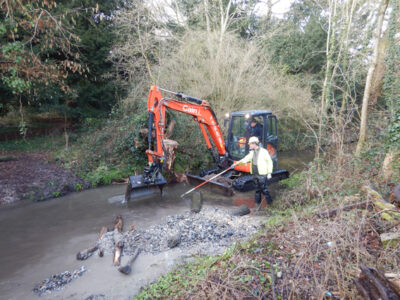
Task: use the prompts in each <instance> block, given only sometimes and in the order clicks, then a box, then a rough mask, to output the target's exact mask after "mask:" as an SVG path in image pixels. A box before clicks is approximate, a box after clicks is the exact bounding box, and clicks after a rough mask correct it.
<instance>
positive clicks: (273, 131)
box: [264, 115, 278, 170]
mask: <svg viewBox="0 0 400 300" xmlns="http://www.w3.org/2000/svg"><path fill="white" fill-rule="evenodd" d="M264 128H266V130H265V131H264V134H265V139H264V140H265V143H264V144H265V148H266V149H267V150H268V152H269V154H270V155H271V158H272V161H273V162H274V170H276V169H277V168H278V128H277V120H276V116H274V115H267V116H266V117H265V126H264Z"/></svg>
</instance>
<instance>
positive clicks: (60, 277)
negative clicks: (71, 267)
mask: <svg viewBox="0 0 400 300" xmlns="http://www.w3.org/2000/svg"><path fill="white" fill-rule="evenodd" d="M85 272H86V268H85V267H84V266H82V267H80V269H79V270H75V271H73V272H72V273H71V272H69V271H65V272H63V273H60V274H56V275H53V276H51V277H49V278H47V279H45V280H43V281H42V282H41V283H38V284H36V285H35V287H34V288H33V292H34V293H35V294H37V295H38V296H41V295H42V294H44V293H46V292H52V291H58V290H61V289H62V288H64V286H65V285H66V284H68V283H70V282H71V281H72V280H74V279H76V278H78V277H81V276H82V274H83V273H85Z"/></svg>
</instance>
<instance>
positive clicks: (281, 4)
mask: <svg viewBox="0 0 400 300" xmlns="http://www.w3.org/2000/svg"><path fill="white" fill-rule="evenodd" d="M272 2H273V3H274V5H273V6H272V13H273V14H274V15H275V16H276V17H282V15H283V14H284V13H285V12H287V11H288V10H289V8H290V4H291V3H292V2H293V0H273V1H272ZM257 10H258V14H259V15H263V14H264V13H266V12H267V8H266V5H265V4H259V5H258V7H257Z"/></svg>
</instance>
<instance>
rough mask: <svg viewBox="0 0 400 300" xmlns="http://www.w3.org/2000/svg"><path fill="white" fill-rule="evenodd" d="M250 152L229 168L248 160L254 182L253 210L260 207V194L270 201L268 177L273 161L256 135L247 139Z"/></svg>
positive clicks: (269, 176)
mask: <svg viewBox="0 0 400 300" xmlns="http://www.w3.org/2000/svg"><path fill="white" fill-rule="evenodd" d="M249 147H250V152H249V154H247V155H246V156H245V157H243V158H242V159H241V160H239V161H238V162H236V163H234V164H233V165H232V166H231V168H232V169H233V168H234V167H235V166H238V165H242V164H245V163H248V162H250V173H251V174H252V175H254V182H255V184H256V193H255V196H254V202H255V206H254V208H255V211H258V210H259V209H260V207H261V194H264V195H265V198H266V199H267V203H268V204H271V203H272V198H271V195H270V194H269V191H268V184H267V181H268V179H271V174H272V169H273V163H272V159H271V156H270V155H269V153H268V151H267V150H266V149H264V148H263V147H261V146H260V140H259V139H258V137H256V136H252V137H251V138H250V139H249Z"/></svg>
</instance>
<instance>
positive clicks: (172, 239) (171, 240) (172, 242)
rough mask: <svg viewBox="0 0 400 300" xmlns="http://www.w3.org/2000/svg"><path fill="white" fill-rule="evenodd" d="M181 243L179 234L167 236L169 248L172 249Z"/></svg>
mask: <svg viewBox="0 0 400 300" xmlns="http://www.w3.org/2000/svg"><path fill="white" fill-rule="evenodd" d="M180 242H181V234H180V233H179V232H174V233H171V234H169V235H168V238H167V245H168V247H169V248H174V247H176V246H178V245H179V243H180Z"/></svg>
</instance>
